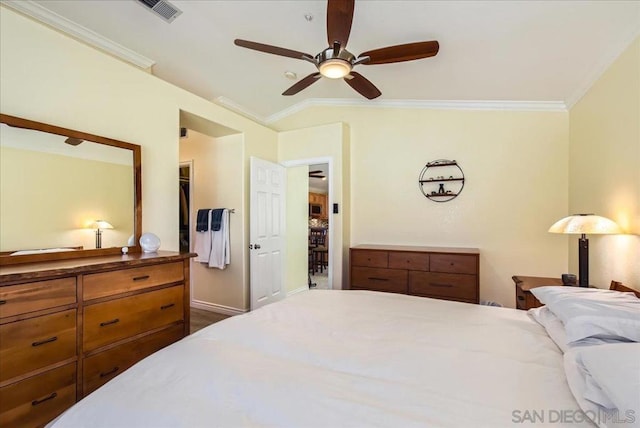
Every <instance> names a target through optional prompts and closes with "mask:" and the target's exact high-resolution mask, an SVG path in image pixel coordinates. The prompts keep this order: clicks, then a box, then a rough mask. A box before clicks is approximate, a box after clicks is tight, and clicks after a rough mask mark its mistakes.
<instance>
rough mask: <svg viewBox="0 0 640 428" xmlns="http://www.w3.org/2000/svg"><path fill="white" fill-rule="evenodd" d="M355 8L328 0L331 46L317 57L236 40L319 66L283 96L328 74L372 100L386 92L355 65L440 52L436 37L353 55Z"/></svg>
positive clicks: (351, 2) (350, 0) (351, 0)
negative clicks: (349, 44)
mask: <svg viewBox="0 0 640 428" xmlns="http://www.w3.org/2000/svg"><path fill="white" fill-rule="evenodd" d="M354 7H355V0H328V2H327V41H328V42H329V47H328V48H327V49H325V50H323V51H321V52H320V53H319V54H317V55H316V56H315V57H314V56H312V55H309V54H307V53H304V52H298V51H294V50H291V49H285V48H280V47H277V46H272V45H265V44H263V43H258V42H251V41H248V40H241V39H236V40H234V43H235V44H236V45H237V46H241V47H243V48H248V49H253V50H256V51H260V52H265V53H270V54H273V55H280V56H286V57H289V58H295V59H301V60H304V61H308V62H310V63H312V64H313V65H315V66H316V67H317V68H318V71H317V72H315V73H311V74H310V75H308V76H307V77H305V78H303V79H301V80H300V81H298V82H297V83H296V84H294V85H293V86H291V87H290V88H289V89H287V90H286V91H284V92H283V93H282V95H295V94H297V93H298V92H300V91H302V90H303V89H305V88H307V87H308V86H310V85H312V84H313V83H315V82H317V81H318V80H319V79H320V77H323V76H324V77H328V78H330V79H340V78H343V79H344V81H345V82H347V84H348V85H349V86H351V87H352V88H353V89H355V90H356V91H357V92H359V93H360V94H361V95H363V96H364V97H366V98H368V99H370V100H372V99H374V98H377V97H379V96H380V95H381V94H382V93H381V92H380V90H379V89H378V88H376V86H375V85H374V84H373V83H371V82H370V81H369V80H367V79H366V78H365V77H364V76H362V75H361V74H360V73H356V72H355V71H352V70H353V67H355V66H356V65H359V64H364V65H375V64H389V63H394V62H403V61H412V60H415V59H422V58H428V57H432V56H435V55H436V54H437V53H438V50H439V49H440V45H439V44H438V42H437V41H435V40H433V41H429V42H415V43H407V44H404V45H395V46H388V47H385V48H380V49H374V50H371V51H367V52H363V53H361V54H360V55H358V56H355V55H353V54H352V53H351V52H349V51H348V50H347V49H346V47H347V41H348V40H349V33H350V32H351V23H352V22H353V10H354Z"/></svg>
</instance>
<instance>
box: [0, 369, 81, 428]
mask: <svg viewBox="0 0 640 428" xmlns="http://www.w3.org/2000/svg"><path fill="white" fill-rule="evenodd" d="M75 402H76V363H71V364H67V365H64V366H62V367H59V368H57V369H53V370H50V371H48V372H45V373H42V374H40V375H38V376H33V377H30V378H27V379H25V380H23V381H20V382H17V383H14V384H12V385H8V386H5V387H3V388H0V426H3V427H31V426H43V425H45V424H46V423H47V422H49V421H51V420H52V419H54V418H55V417H56V416H58V415H59V414H60V413H62V412H63V411H64V410H66V409H67V408H69V407H71V406H72V405H73V404H74V403H75Z"/></svg>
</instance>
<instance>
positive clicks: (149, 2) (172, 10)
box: [136, 0, 182, 22]
mask: <svg viewBox="0 0 640 428" xmlns="http://www.w3.org/2000/svg"><path fill="white" fill-rule="evenodd" d="M136 1H137V2H138V3H140V4H142V5H143V6H144V7H146V8H147V9H151V11H152V12H154V13H155V14H156V15H158V16H159V17H160V18H162V19H164V20H165V21H167V22H173V20H174V19H176V18H177V17H178V16H179V15H180V14H181V13H182V11H181V10H180V9H178V8H177V7H175V6H173V5H172V4H170V3H169V2H168V1H164V0H136Z"/></svg>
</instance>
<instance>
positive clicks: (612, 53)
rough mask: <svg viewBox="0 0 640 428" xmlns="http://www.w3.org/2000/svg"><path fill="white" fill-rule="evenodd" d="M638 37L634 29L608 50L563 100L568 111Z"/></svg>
mask: <svg viewBox="0 0 640 428" xmlns="http://www.w3.org/2000/svg"><path fill="white" fill-rule="evenodd" d="M638 37H640V27H638V28H636V29H634V30H633V31H632V32H631V33H629V35H628V36H627V37H626V38H624V39H623V41H622V42H620V43H619V44H617V45H615V46H613V47H612V48H611V49H609V50H608V52H607V54H606V55H605V56H604V57H602V58H601V59H600V61H598V63H597V64H596V65H595V66H594V67H593V68H592V69H591V72H589V73H588V74H587V76H586V77H585V78H584V79H583V80H582V82H581V84H580V85H579V86H578V88H577V89H576V90H575V91H574V92H573V93H572V94H571V95H570V96H569V97H568V98H567V99H566V100H565V103H566V105H567V109H568V110H571V108H573V106H574V105H576V103H577V102H578V101H580V100H581V99H582V97H584V96H585V95H586V94H587V92H589V89H591V87H592V86H593V85H594V84H595V83H596V82H597V81H598V79H600V78H601V77H602V75H603V74H604V73H605V71H607V70H608V69H609V67H611V66H612V65H613V63H614V62H615V61H616V60H617V59H618V58H619V57H620V55H622V53H623V52H624V51H626V50H627V49H628V48H629V46H631V44H632V43H633V42H634V41H635V39H636V38H638Z"/></svg>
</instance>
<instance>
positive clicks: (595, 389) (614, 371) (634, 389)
mask: <svg viewBox="0 0 640 428" xmlns="http://www.w3.org/2000/svg"><path fill="white" fill-rule="evenodd" d="M564 366H565V373H566V375H567V382H568V383H569V387H570V389H571V392H572V393H573V395H574V397H575V399H576V401H577V402H578V404H579V405H580V407H581V408H582V410H583V411H584V412H585V414H586V415H587V416H589V417H590V418H591V419H592V420H593V421H594V422H595V423H596V424H597V425H598V426H600V427H611V426H617V425H618V424H619V425H620V426H626V427H638V426H640V344H639V343H616V344H605V345H601V346H589V347H579V348H573V349H571V350H569V351H568V352H567V353H565V355H564Z"/></svg>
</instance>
